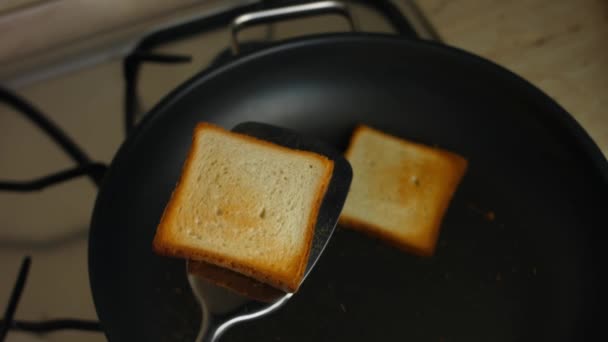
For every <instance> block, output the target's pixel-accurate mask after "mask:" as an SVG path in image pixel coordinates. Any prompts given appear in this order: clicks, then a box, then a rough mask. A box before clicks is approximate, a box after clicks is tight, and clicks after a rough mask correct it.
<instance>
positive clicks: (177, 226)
mask: <svg viewBox="0 0 608 342" xmlns="http://www.w3.org/2000/svg"><path fill="white" fill-rule="evenodd" d="M332 171H333V161H331V160H329V159H327V158H326V157H324V156H321V155H319V154H316V153H312V152H308V151H301V150H294V149H289V148H286V147H283V146H279V145H276V144H273V143H270V142H267V141H263V140H259V139H256V138H253V137H250V136H247V135H244V134H239V133H234V132H230V131H226V130H224V129H222V128H219V127H216V126H213V125H210V124H207V123H202V124H199V125H197V127H196V128H195V131H194V137H193V142H192V145H191V148H190V151H189V154H188V157H187V159H186V161H185V163H184V166H183V170H182V175H181V177H180V180H179V182H178V184H177V186H176V188H175V190H174V192H173V194H172V196H171V199H170V201H169V203H168V204H167V206H166V208H165V211H164V214H163V216H162V219H161V221H160V223H159V225H158V228H157V231H156V235H155V238H154V242H153V246H154V250H155V251H156V252H157V253H159V254H163V255H168V256H174V257H182V258H187V259H192V260H201V261H205V262H208V263H211V264H214V265H218V266H222V267H226V268H228V269H231V270H234V271H236V272H239V273H242V274H245V275H247V276H250V277H253V278H255V279H257V280H259V281H262V282H264V283H267V284H269V285H272V286H274V287H277V288H280V289H282V290H285V291H289V292H294V291H296V290H297V289H298V287H299V284H300V282H301V280H302V277H303V274H304V271H305V268H306V265H307V261H308V255H309V252H310V245H311V242H312V236H313V234H314V227H315V224H316V218H317V215H318V211H319V208H320V205H321V202H322V200H323V197H324V195H325V192H326V190H327V187H328V184H329V181H330V178H331V175H332Z"/></svg>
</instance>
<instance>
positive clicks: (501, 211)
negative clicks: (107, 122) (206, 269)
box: [90, 35, 608, 341]
mask: <svg viewBox="0 0 608 342" xmlns="http://www.w3.org/2000/svg"><path fill="white" fill-rule="evenodd" d="M199 121H210V122H213V123H216V124H219V125H222V126H224V127H226V128H231V127H233V126H235V125H236V124H238V123H240V122H244V121H258V122H266V123H270V124H274V125H278V126H283V127H288V128H292V129H295V130H298V131H300V132H302V133H304V134H309V135H313V136H316V137H318V138H321V139H323V140H325V141H326V142H328V143H331V144H333V145H334V146H337V147H338V148H340V149H344V148H345V147H346V145H347V143H348V138H349V136H350V133H351V131H352V129H353V127H354V126H355V125H356V124H358V123H364V124H368V125H371V126H373V127H376V128H378V129H381V130H384V131H386V132H388V133H390V134H394V135H397V136H400V137H403V138H407V139H411V140H415V141H418V142H421V143H424V144H428V145H435V146H439V147H442V148H446V149H448V150H451V151H454V152H456V153H459V154H461V155H463V156H465V157H466V158H467V159H468V160H469V162H470V167H469V171H468V173H467V175H466V176H465V178H464V180H463V182H462V184H461V186H460V187H459V189H458V191H457V193H456V195H455V197H454V198H453V201H452V203H451V205H450V207H449V210H448V212H447V215H446V217H445V219H444V222H443V226H442V230H441V234H440V237H439V243H438V249H437V251H436V255H435V256H434V257H432V258H426V259H424V258H418V257H414V256H411V255H408V254H405V253H403V252H400V251H399V250H396V249H394V248H392V247H389V246H387V245H385V244H383V243H381V242H379V241H376V240H374V239H371V238H369V237H366V236H363V235H361V234H358V233H356V232H351V231H348V230H345V229H338V230H337V231H336V233H335V235H334V237H333V238H332V241H330V244H329V246H328V248H327V249H326V251H325V254H324V255H323V256H322V257H321V259H320V261H319V263H318V265H317V268H316V269H315V270H314V272H312V274H311V275H310V277H309V278H308V279H307V281H306V282H305V283H304V285H303V287H302V288H301V290H300V292H299V293H298V294H297V295H296V296H295V297H294V298H293V299H292V301H291V302H290V303H289V304H288V305H287V306H286V307H284V308H282V309H281V310H280V311H279V312H277V313H276V314H274V315H273V316H271V317H268V318H265V319H263V320H259V321H255V322H250V323H246V324H243V325H241V326H238V327H235V328H234V329H233V330H230V331H228V332H227V333H226V335H225V336H224V340H225V341H249V340H254V341H258V340H259V341H261V340H264V341H275V340H276V341H279V340H280V341H311V340H314V341H366V340H410V341H531V340H544V341H547V340H552V341H580V340H584V339H585V338H587V337H588V336H589V335H588V334H590V333H591V332H592V331H597V330H598V329H599V327H601V323H600V322H599V321H598V320H599V315H597V314H596V313H597V312H598V308H599V306H600V302H599V293H600V290H601V285H600V283H599V277H598V274H599V273H600V272H601V270H602V268H601V265H600V264H599V260H600V257H601V255H600V254H602V253H600V248H599V241H600V239H599V235H598V234H599V230H600V229H601V228H605V227H607V226H608V225H607V222H606V216H605V214H604V212H605V208H606V204H607V203H606V194H607V184H608V182H607V179H608V178H607V177H606V175H607V172H606V170H607V169H606V161H605V159H604V158H603V157H602V155H601V153H600V152H599V151H598V149H597V147H595V145H593V143H592V142H591V140H590V139H589V138H588V136H587V135H586V134H585V133H584V132H583V131H582V130H581V129H580V127H579V126H578V125H577V124H576V123H575V122H574V120H573V119H572V118H571V117H570V116H569V115H568V114H567V113H565V112H564V111H563V110H562V109H561V108H560V107H558V106H557V105H556V104H555V103H554V102H553V101H551V100H550V99H549V98H548V97H547V96H545V95H544V94H542V93H541V92H540V91H538V90H537V89H535V88H533V87H532V86H530V85H529V84H527V83H526V82H525V81H523V80H522V79H520V78H518V77H516V76H514V75H513V74H511V73H509V72H507V71H505V70H503V69H501V68H499V67H497V66H495V65H493V64H491V63H489V62H487V61H484V60H482V59H480V58H477V57H474V56H471V55H469V54H467V53H464V52H462V51H458V50H455V49H451V48H447V47H444V46H438V45H435V44H431V43H422V42H413V41H408V40H404V39H398V38H393V37H389V36H380V35H328V36H320V37H315V38H308V39H301V40H294V41H289V42H286V43H282V44H280V45H278V46H276V47H272V48H269V49H266V50H264V51H260V52H257V53H254V54H251V55H248V56H245V57H242V58H240V59H238V60H236V61H234V62H232V63H229V64H227V65H224V66H221V67H219V68H216V69H213V70H212V71H209V72H205V73H203V74H201V75H198V76H196V77H195V78H194V79H192V80H191V81H189V82H188V83H187V84H185V85H184V86H182V87H180V88H179V89H177V90H176V91H175V92H174V93H172V94H171V95H169V97H167V98H166V99H165V100H164V101H163V102H162V103H161V104H160V105H159V106H158V107H157V108H156V109H155V110H154V111H153V112H152V113H151V114H149V116H148V117H147V118H146V120H145V122H144V123H143V124H142V125H141V126H140V127H139V128H138V130H137V131H136V133H135V134H134V135H133V136H132V137H131V138H130V139H129V140H128V141H127V142H126V143H125V145H124V146H123V147H122V148H121V150H120V152H119V153H118V155H117V156H116V158H115V160H114V162H113V164H112V167H111V169H110V171H109V173H108V175H107V178H106V180H105V184H104V187H103V189H102V191H101V192H100V194H99V197H98V201H97V204H96V209H95V214H94V217H93V225H92V231H91V237H90V272H91V285H92V289H93V295H94V298H95V303H96V307H97V310H98V314H99V317H100V319H101V321H102V324H103V326H104V328H105V329H106V331H107V334H108V337H109V338H110V340H118V341H120V340H140V341H143V340H147V341H153V340H159V341H160V340H182V339H183V340H188V339H190V338H192V337H193V336H194V335H195V334H196V331H197V325H198V322H199V321H200V312H199V310H198V308H197V307H196V305H195V304H194V298H193V297H192V293H191V292H190V290H189V288H188V285H187V281H186V275H185V271H184V266H183V262H182V261H180V260H172V259H168V258H163V257H158V256H156V255H154V254H153V253H152V250H151V240H152V237H153V234H154V230H155V227H156V224H157V222H158V220H159V218H160V215H161V214H162V210H163V208H164V205H165V203H166V201H167V199H168V198H169V196H170V194H171V191H172V189H173V186H174V185H175V182H176V180H177V179H178V177H179V173H180V170H181V165H182V162H183V160H184V158H185V155H186V153H187V150H188V147H189V144H190V139H191V132H192V129H193V127H194V125H195V124H196V123H197V122H199ZM353 181H356V172H355V178H354V179H353ZM127 190H128V191H127ZM489 212H492V213H493V214H494V217H493V218H492V215H488V213H489ZM151 307H152V308H154V309H153V310H150V308H151Z"/></svg>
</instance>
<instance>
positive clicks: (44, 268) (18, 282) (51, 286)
mask: <svg viewBox="0 0 608 342" xmlns="http://www.w3.org/2000/svg"><path fill="white" fill-rule="evenodd" d="M301 2H302V1H260V2H252V1H248V2H243V1H241V2H239V1H234V2H233V3H232V4H231V5H230V6H227V7H225V8H223V9H220V10H214V11H213V13H202V14H198V15H197V17H195V18H188V19H187V20H186V19H184V20H182V21H180V22H179V23H177V24H174V25H171V26H167V27H163V28H161V29H158V30H155V31H152V32H149V33H148V34H146V35H145V36H143V37H140V39H139V40H138V41H137V42H136V43H134V44H132V45H131V47H130V49H129V50H128V51H127V53H126V54H125V55H124V56H122V57H121V58H114V59H110V60H105V61H103V62H99V63H96V64H88V66H86V67H83V68H80V69H72V70H71V71H65V72H63V73H57V72H55V73H47V75H51V74H52V75H53V76H52V77H44V76H40V75H38V76H35V77H28V79H30V80H35V81H30V82H21V83H20V82H13V81H11V82H3V83H5V84H3V85H4V86H5V88H1V89H0V104H2V105H1V106H0V112H2V115H0V126H1V127H2V128H3V133H4V134H3V135H2V136H0V160H1V161H2V162H1V165H2V168H1V170H0V206H1V207H2V208H3V209H2V215H1V216H0V217H1V220H0V222H1V223H2V226H3V229H2V230H0V260H2V261H1V263H0V274H1V275H2V281H0V304H3V303H6V310H5V313H4V315H3V316H2V322H1V324H0V341H2V340H4V338H5V337H6V340H7V341H81V340H89V341H96V340H99V341H102V340H104V339H105V337H104V335H103V330H102V327H101V326H100V325H99V323H98V322H97V320H96V314H95V308H94V305H93V301H92V299H91V294H90V290H89V284H88V276H87V235H88V222H89V218H90V215H91V211H92V208H93V205H94V200H95V195H96V189H97V187H98V186H99V185H100V184H101V182H102V179H103V174H104V172H105V170H106V167H107V165H108V164H109V163H110V161H111V159H112V157H113V155H114V153H115V152H116V150H117V148H118V147H119V145H120V143H121V142H122V141H123V140H124V137H125V135H128V134H130V132H131V131H132V129H133V128H134V127H135V126H136V125H137V122H138V120H139V119H140V118H141V117H142V116H143V115H145V113H146V111H147V110H149V109H150V108H151V107H152V106H153V105H154V104H155V103H157V102H158V101H159V100H160V99H161V98H162V97H163V96H164V95H165V94H167V93H168V92H169V91H171V90H172V89H174V88H175V87H176V86H177V85H178V84H180V83H182V82H183V81H185V80H186V79H188V78H189V77H190V76H192V75H194V74H196V73H197V72H199V71H201V70H203V69H205V68H206V67H208V66H210V65H215V64H218V63H223V62H225V61H227V60H229V59H230V58H231V53H230V51H229V48H228V47H229V41H230V40H229V33H230V31H229V27H230V23H231V22H232V20H233V19H234V18H235V17H237V16H239V15H241V14H244V13H248V12H252V11H257V10H262V9H268V8H274V7H278V6H283V5H288V4H293V3H301ZM349 8H350V11H351V13H352V17H353V20H354V22H355V23H356V27H357V30H358V31H362V32H392V33H395V34H400V35H404V36H408V37H412V38H413V39H434V40H439V37H438V36H437V34H436V33H435V32H434V30H433V29H432V27H431V26H430V25H429V24H428V21H426V19H425V18H424V16H422V14H421V12H420V11H419V10H418V8H417V7H416V5H415V3H413V2H412V1H376V0H369V1H350V2H349ZM348 29H349V27H348V25H347V24H346V23H345V22H343V21H341V20H339V19H336V18H335V17H331V16H323V17H319V18H310V19H298V20H292V21H289V22H281V23H276V24H271V25H265V26H262V27H258V28H255V29H254V28H252V29H248V30H247V31H246V32H243V34H242V35H241V38H240V40H241V41H244V42H245V43H243V45H242V47H241V50H242V52H247V51H251V50H255V49H258V48H261V47H263V46H265V45H267V44H269V42H273V41H280V40H282V39H286V38H290V37H294V36H300V35H307V34H314V33H325V32H341V31H346V30H348ZM101 60H103V59H100V61H101ZM74 63H76V64H78V62H77V61H76V62H74ZM68 69H69V68H67V69H65V70H68ZM30 76H31V75H30ZM7 85H8V86H10V87H11V89H6V86H7ZM36 128H39V130H38V131H36ZM41 132H42V134H41ZM85 151H86V152H85ZM9 180H10V181H9ZM66 317H68V318H66Z"/></svg>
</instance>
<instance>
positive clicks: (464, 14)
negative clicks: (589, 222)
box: [417, 0, 608, 156]
mask: <svg viewBox="0 0 608 342" xmlns="http://www.w3.org/2000/svg"><path fill="white" fill-rule="evenodd" d="M417 4H418V6H419V7H420V8H421V10H422V11H423V12H424V13H425V15H426V16H427V18H428V19H429V21H430V22H431V23H432V24H433V26H434V27H435V29H436V30H437V31H438V33H439V35H440V36H441V37H442V38H443V40H444V41H445V42H446V43H447V44H449V45H453V46H456V47H459V48H462V49H464V50H467V51H471V52H473V53H476V54H478V55H480V56H483V57H485V58H488V59H490V60H492V61H494V62H496V63H498V64H500V65H502V66H504V67H506V68H508V69H510V70H512V71H514V72H515V73H517V74H519V75H520V76H523V77H524V78H526V79H527V80H529V81H530V82H531V83H532V84H534V85H536V86H537V87H539V88H540V89H541V90H543V91H544V92H546V93H547V94H548V95H549V96H551V97H553V98H554V99H555V100H556V101H557V102H558V103H559V104H560V105H561V106H562V107H564V108H565V109H566V110H567V111H568V112H570V113H571V114H572V115H573V116H574V117H575V118H576V120H577V121H578V122H579V123H580V124H581V125H582V126H583V127H584V128H585V130H587V132H588V133H589V134H590V135H591V137H592V138H593V139H594V140H595V142H596V143H597V145H598V146H599V147H600V149H601V150H602V152H603V153H604V155H607V156H608V112H607V109H606V108H608V43H607V39H608V38H607V37H608V1H605V0H577V1H572V0H527V1H502V0H417Z"/></svg>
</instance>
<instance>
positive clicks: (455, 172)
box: [340, 125, 468, 256]
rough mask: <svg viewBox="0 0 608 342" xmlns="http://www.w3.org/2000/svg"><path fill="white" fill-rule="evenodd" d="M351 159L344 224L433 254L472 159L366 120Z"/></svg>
mask: <svg viewBox="0 0 608 342" xmlns="http://www.w3.org/2000/svg"><path fill="white" fill-rule="evenodd" d="M346 158H347V159H348V161H349V162H350V163H351V166H352V168H353V181H352V184H351V188H350V192H349V194H348V197H347V200H346V203H345V205H344V210H343V211H342V215H341V217H340V224H341V225H342V226H346V227H349V228H352V229H356V230H360V231H363V232H364V233H367V234H370V235H372V236H375V237H377V238H380V239H382V240H385V241H386V242H389V243H390V244H392V245H395V246H398V247H400V248H402V249H404V250H407V251H409V252H412V253H415V254H418V255H423V256H430V255H433V254H434V251H435V246H436V242H437V238H438V234H439V230H440V227H441V223H442V220H443V217H444V215H445V212H446V210H447V208H448V206H449V203H450V201H451V199H452V196H453V194H454V192H455V191H456V189H457V187H458V185H459V183H460V182H461V179H462V177H463V176H464V174H465V172H466V169H467V166H468V163H467V160H466V159H464V158H463V157H461V156H459V155H456V154H454V153H452V152H448V151H445V150H441V149H438V148H433V147H429V146H425V145H422V144H419V143H414V142H411V141H407V140H405V139H401V138H397V137H395V136H391V135H388V134H386V133H384V132H381V131H379V130H376V129H373V128H371V127H368V126H364V125H360V126H358V127H357V128H356V129H355V131H354V133H353V135H352V138H351V142H350V145H349V147H348V150H347V152H346Z"/></svg>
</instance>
